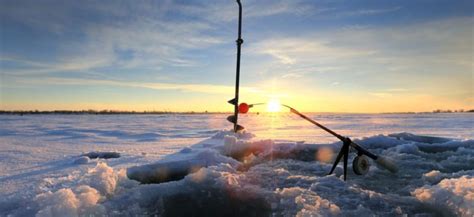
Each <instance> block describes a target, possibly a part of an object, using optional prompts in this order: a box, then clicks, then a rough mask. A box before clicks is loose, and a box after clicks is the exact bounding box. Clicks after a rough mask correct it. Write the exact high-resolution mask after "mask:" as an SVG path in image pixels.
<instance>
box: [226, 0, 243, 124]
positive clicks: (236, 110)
mask: <svg viewBox="0 0 474 217" xmlns="http://www.w3.org/2000/svg"><path fill="white" fill-rule="evenodd" d="M236 1H237V4H238V5H239V25H238V33H237V34H238V37H237V40H236V41H235V42H236V43H237V64H236V69H235V97H234V98H233V99H231V100H229V101H227V102H228V103H230V104H232V105H234V115H231V116H229V117H227V120H228V121H230V122H232V123H234V132H238V131H241V130H243V129H244V127H242V126H240V125H239V124H238V123H237V122H238V119H239V83H240V53H241V47H242V44H243V43H244V40H243V39H242V3H241V2H240V0H236Z"/></svg>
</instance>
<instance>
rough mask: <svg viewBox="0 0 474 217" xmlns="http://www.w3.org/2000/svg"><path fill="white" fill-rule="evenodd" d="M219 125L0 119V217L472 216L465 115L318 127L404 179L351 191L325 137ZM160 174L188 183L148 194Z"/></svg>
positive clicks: (296, 128)
mask: <svg viewBox="0 0 474 217" xmlns="http://www.w3.org/2000/svg"><path fill="white" fill-rule="evenodd" d="M225 117H226V115H195V116H191V115H171V116H93V115H84V116H82V115H81V116H66V115H65V116H62V115H50V116H48V115H45V116H41V115H40V116H22V117H20V116H0V123H1V124H0V216H91V215H93V216H104V215H107V216H137V215H148V216H149V215H151V216H154V215H156V216H189V215H191V214H192V215H196V216H269V215H274V216H404V215H408V216H433V215H440V214H441V215H444V216H472V215H473V212H474V208H473V207H474V157H473V156H474V140H472V139H473V138H474V131H473V128H472V127H473V125H472V123H473V118H474V116H472V115H471V116H466V114H451V115H446V114H436V115H432V114H426V115H418V114H417V115H341V114H315V115H313V117H316V118H318V120H320V121H321V122H322V123H328V126H329V127H331V128H333V129H334V130H336V131H338V132H340V133H342V134H344V135H347V136H351V137H352V138H353V139H354V141H356V142H357V143H358V144H360V145H361V146H363V147H364V148H367V149H368V150H369V151H371V152H373V153H375V154H377V155H382V156H386V157H389V158H391V159H393V160H394V161H395V162H396V163H397V165H398V167H399V169H400V170H399V172H398V173H396V174H393V173H390V172H388V171H386V170H383V169H380V168H378V167H375V166H372V167H370V170H369V172H368V174H366V175H365V176H357V175H355V174H354V173H353V172H352V170H349V171H348V181H346V182H344V181H343V180H342V179H341V178H342V168H341V167H340V166H339V167H337V168H336V170H335V173H334V174H333V175H327V173H328V171H329V170H330V168H331V163H332V161H333V160H334V158H335V155H336V154H337V151H339V149H340V145H341V144H340V143H339V142H336V141H335V140H334V139H332V138H331V137H330V136H327V135H325V134H324V132H320V131H319V130H318V129H315V128H313V127H312V126H308V125H307V124H306V123H305V122H299V120H298V119H293V118H292V117H285V116H284V115H283V117H280V118H283V121H282V120H279V121H275V120H274V121H273V122H271V121H269V120H271V119H272V118H275V117H271V116H263V117H262V116H244V117H243V118H241V119H242V122H243V123H242V124H243V125H244V126H246V128H247V129H249V131H250V132H252V133H249V132H246V133H243V134H234V133H232V132H229V131H227V130H216V129H226V128H228V127H229V126H228V123H226V120H225ZM259 119H264V121H268V122H264V123H278V124H276V125H267V126H264V124H262V123H260V122H259ZM356 122H357V123H356ZM257 123H260V124H257ZM264 128H266V129H264ZM404 131H405V132H404ZM400 132H402V133H400ZM407 132H409V133H407ZM302 141H305V142H302ZM81 153H96V154H97V153H120V158H108V159H103V158H95V159H93V158H92V157H89V156H88V155H87V154H86V155H83V154H81ZM354 156H355V155H354V154H352V155H351V157H350V162H351V160H352V158H353V157H354ZM372 165H374V164H372ZM163 168H167V169H166V170H167V171H168V172H171V173H172V172H176V171H184V172H185V173H183V175H181V176H180V177H179V178H176V179H173V181H170V182H162V183H153V182H155V181H154V180H153V179H154V177H156V176H157V175H158V176H159V173H158V172H159V171H163ZM190 172H191V173H190ZM188 173H190V174H188ZM133 174H135V175H136V174H139V175H137V176H136V177H135V179H131V178H129V177H133V176H134V175H133ZM137 177H138V178H137ZM147 179H148V180H149V181H144V180H147ZM136 180H138V181H136ZM150 180H151V181H150ZM139 181H142V182H145V183H148V184H140V182H139Z"/></svg>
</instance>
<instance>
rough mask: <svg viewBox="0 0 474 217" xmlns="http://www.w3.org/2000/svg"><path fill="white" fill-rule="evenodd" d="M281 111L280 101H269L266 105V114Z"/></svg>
mask: <svg viewBox="0 0 474 217" xmlns="http://www.w3.org/2000/svg"><path fill="white" fill-rule="evenodd" d="M280 109H281V104H280V100H278V99H275V98H273V99H270V100H269V101H268V103H267V112H279V111H280Z"/></svg>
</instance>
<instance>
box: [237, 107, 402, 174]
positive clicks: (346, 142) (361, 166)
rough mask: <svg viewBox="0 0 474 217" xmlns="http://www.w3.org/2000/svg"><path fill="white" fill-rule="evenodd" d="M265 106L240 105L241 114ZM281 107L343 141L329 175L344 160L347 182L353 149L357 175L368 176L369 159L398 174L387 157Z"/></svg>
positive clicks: (304, 116)
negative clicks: (352, 150)
mask: <svg viewBox="0 0 474 217" xmlns="http://www.w3.org/2000/svg"><path fill="white" fill-rule="evenodd" d="M264 104H267V103H255V104H246V103H241V104H240V105H239V112H240V113H247V112H248V110H249V109H250V108H252V107H253V106H256V105H264ZM281 106H284V107H286V108H289V109H290V112H291V113H293V114H296V115H298V116H299V117H300V118H303V119H304V120H306V121H308V122H310V123H312V124H314V125H316V126H318V127H319V128H321V129H323V130H324V131H326V132H328V133H329V134H331V135H333V136H334V137H336V138H338V139H339V140H341V141H342V144H343V145H342V147H341V150H340V151H339V153H338V155H337V157H336V160H335V161H334V163H333V165H332V168H331V171H330V172H329V175H330V174H332V173H333V172H334V170H335V169H336V166H337V165H338V164H339V162H340V161H341V159H343V168H344V180H346V177H347V164H348V158H349V151H350V148H353V149H355V150H356V151H357V156H356V157H355V158H354V160H353V163H352V169H353V170H354V173H355V174H357V175H365V174H367V172H369V167H370V163H369V160H368V159H367V157H369V158H371V159H372V160H374V161H375V162H376V163H377V164H378V165H379V166H381V167H382V168H384V169H386V170H388V171H390V172H392V173H397V172H398V168H397V166H396V165H395V163H393V162H392V161H391V160H389V159H387V158H385V157H382V156H377V155H375V154H373V153H371V152H369V151H368V150H367V149H365V148H363V147H362V146H360V145H359V144H357V143H355V142H354V141H352V140H351V139H350V138H349V137H345V136H342V135H340V134H338V133H336V132H334V131H333V130H331V129H329V128H327V127H326V126H324V125H322V124H320V123H318V122H317V121H315V120H313V119H311V118H309V117H308V116H306V115H304V114H302V113H301V112H299V111H298V110H296V109H295V108H293V107H291V106H288V105H284V104H281ZM365 156H367V157H365Z"/></svg>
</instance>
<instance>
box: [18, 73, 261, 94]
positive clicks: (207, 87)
mask: <svg viewBox="0 0 474 217" xmlns="http://www.w3.org/2000/svg"><path fill="white" fill-rule="evenodd" d="M16 82H17V83H18V84H26V85H28V86H29V87H31V85H66V86H72V85H79V86H115V87H129V88H146V89H153V90H175V91H183V92H193V93H207V94H226V95H228V94H231V93H233V92H234V88H235V87H234V86H227V85H214V84H189V83H160V82H133V81H116V80H99V79H81V78H58V77H52V78H31V79H20V80H18V81H16ZM240 89H241V91H242V92H243V93H255V92H262V90H260V89H258V88H255V87H245V86H242V87H240Z"/></svg>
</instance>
